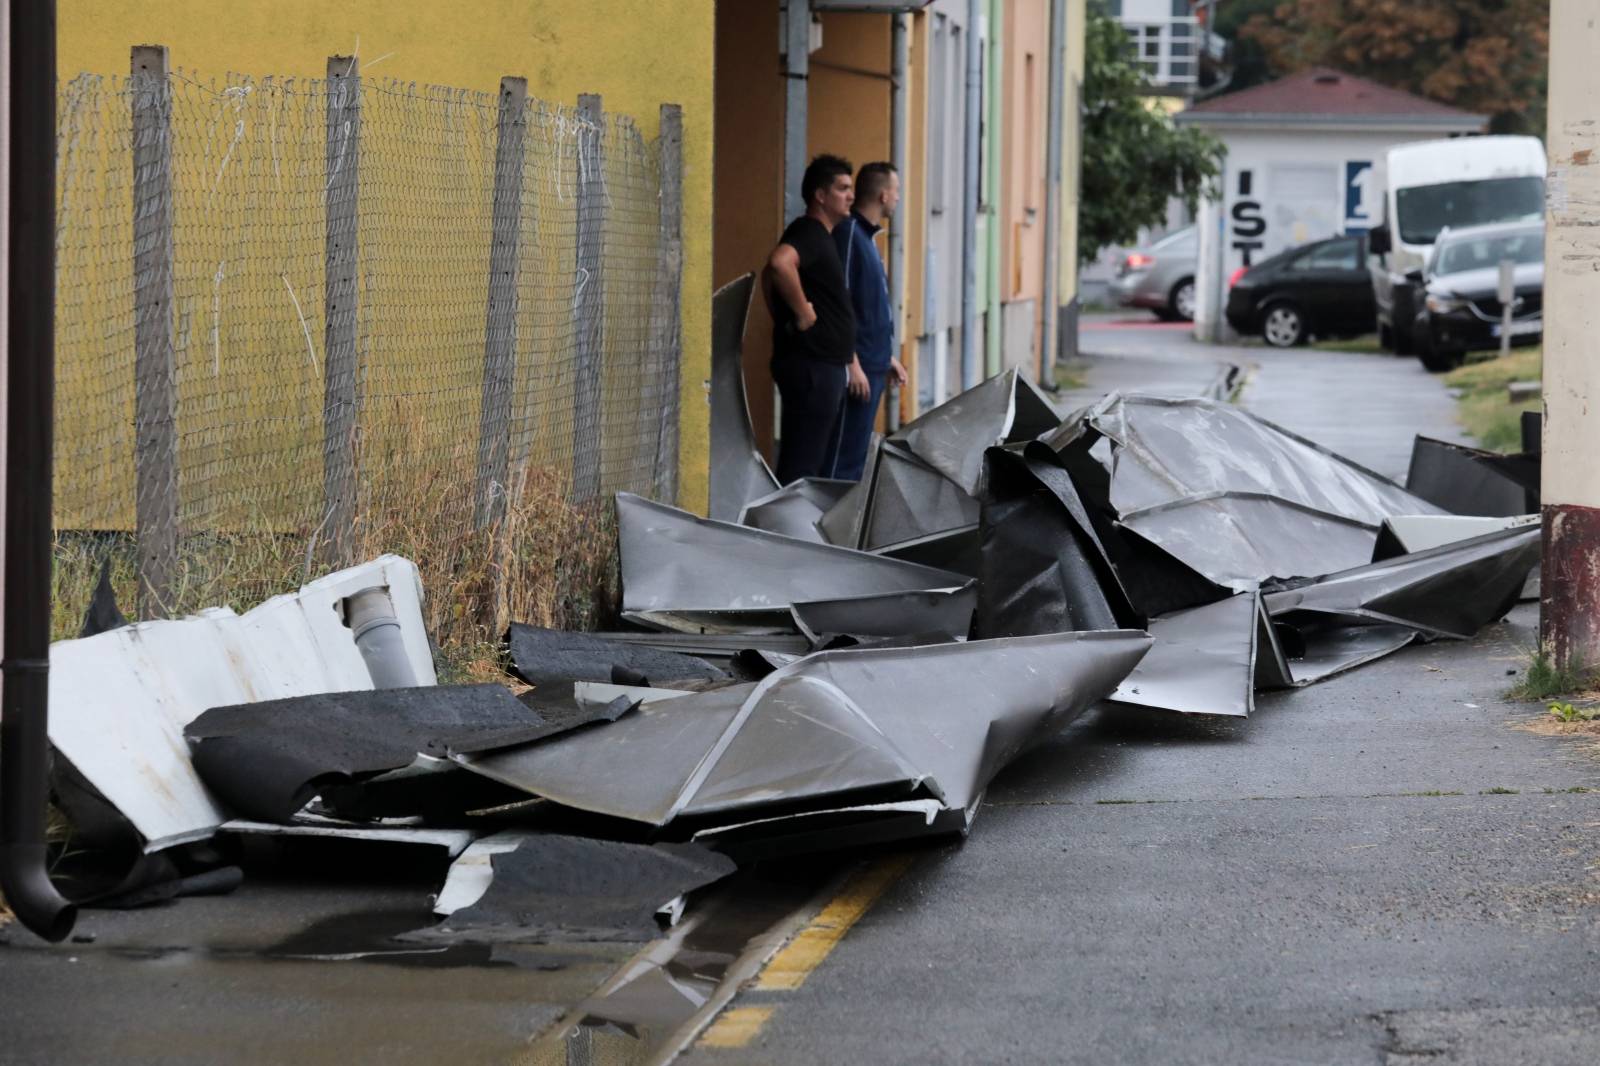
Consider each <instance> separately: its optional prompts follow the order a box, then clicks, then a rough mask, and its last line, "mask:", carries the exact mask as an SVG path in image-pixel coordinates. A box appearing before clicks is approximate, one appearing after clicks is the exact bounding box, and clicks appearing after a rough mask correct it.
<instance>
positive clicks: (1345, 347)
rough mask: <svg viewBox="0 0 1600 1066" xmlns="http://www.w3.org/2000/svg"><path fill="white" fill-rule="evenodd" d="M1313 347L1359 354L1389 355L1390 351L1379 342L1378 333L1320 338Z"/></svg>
mask: <svg viewBox="0 0 1600 1066" xmlns="http://www.w3.org/2000/svg"><path fill="white" fill-rule="evenodd" d="M1311 347H1312V348H1313V349H1314V350H1316V351H1319V352H1355V353H1357V354H1359V355H1388V354H1389V352H1388V351H1387V350H1386V349H1385V348H1384V347H1383V346H1382V345H1381V344H1379V343H1378V335H1377V334H1376V333H1366V334H1363V335H1362V336H1359V337H1340V338H1338V339H1333V338H1329V339H1327V340H1318V341H1316V342H1315V343H1313V344H1312V345H1311Z"/></svg>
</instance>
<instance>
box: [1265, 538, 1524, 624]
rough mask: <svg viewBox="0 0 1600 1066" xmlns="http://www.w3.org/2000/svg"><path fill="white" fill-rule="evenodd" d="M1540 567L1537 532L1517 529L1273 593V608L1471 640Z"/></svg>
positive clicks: (1507, 606)
mask: <svg viewBox="0 0 1600 1066" xmlns="http://www.w3.org/2000/svg"><path fill="white" fill-rule="evenodd" d="M1538 563H1539V527H1538V526H1537V525H1529V526H1522V527H1516V528H1511V529H1506V530H1501V531H1500V532H1497V533H1489V534H1486V535H1484V536H1481V537H1473V538H1472V539H1471V540H1464V541H1458V542H1456V543H1454V544H1445V545H1442V546H1440V547H1437V548H1430V549H1428V550H1427V551H1422V552H1416V553H1413V554H1411V555H1401V556H1397V557H1395V558H1393V559H1385V560H1383V561H1381V562H1376V563H1369V564H1367V565H1366V566H1359V567H1355V568H1353V569H1350V570H1346V571H1343V572H1341V573H1337V574H1329V575H1328V576H1326V577H1321V578H1317V579H1316V580H1314V581H1309V582H1306V583H1304V584H1301V585H1298V586H1296V587H1293V588H1289V589H1286V590H1284V591H1280V592H1273V593H1271V594H1269V595H1268V596H1267V598H1266V604H1267V611H1268V613H1270V614H1271V615H1272V616H1273V618H1275V619H1278V618H1283V617H1286V616H1288V615H1290V614H1291V612H1293V613H1299V612H1315V613H1318V614H1328V615H1339V616H1343V617H1345V618H1347V619H1357V620H1362V619H1364V620H1369V621H1373V622H1385V623H1395V624H1399V625H1405V626H1410V627H1412V628H1414V629H1417V630H1421V631H1422V632H1424V633H1426V634H1428V635H1430V636H1435V637H1453V638H1455V639H1458V640H1466V639H1468V638H1470V637H1471V636H1472V635H1473V634H1474V633H1476V632H1477V631H1478V629H1479V628H1481V627H1482V626H1484V625H1486V624H1488V623H1489V622H1492V621H1495V620H1496V619H1498V618H1501V617H1503V616H1504V615H1505V614H1506V612H1507V611H1509V610H1510V609H1511V608H1512V606H1513V605H1514V604H1515V603H1516V602H1517V596H1518V594H1519V593H1520V592H1521V591H1522V585H1523V582H1525V581H1526V580H1527V578H1528V574H1529V572H1531V571H1532V569H1533V568H1534V567H1535V566H1537V565H1538Z"/></svg>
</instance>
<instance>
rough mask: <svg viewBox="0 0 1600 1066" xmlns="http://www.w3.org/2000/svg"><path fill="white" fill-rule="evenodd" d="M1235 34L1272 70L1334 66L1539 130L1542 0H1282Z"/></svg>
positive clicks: (1507, 129) (1545, 30)
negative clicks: (1252, 45) (1257, 51)
mask: <svg viewBox="0 0 1600 1066" xmlns="http://www.w3.org/2000/svg"><path fill="white" fill-rule="evenodd" d="M1240 39H1241V40H1250V41H1254V42H1255V43H1256V44H1258V45H1259V46H1260V47H1261V49H1262V50H1263V51H1264V52H1265V53H1266V57H1267V63H1268V65H1269V67H1270V68H1271V70H1272V72H1273V73H1274V74H1275V75H1282V74H1289V73H1293V72H1294V71H1298V70H1304V69H1305V68H1307V67H1313V66H1328V67H1334V68H1336V69H1339V70H1343V71H1347V72H1348V73H1351V74H1356V75H1360V76H1361V77H1365V78H1371V79H1372V80H1374V81H1377V82H1380V83H1382V84H1384V85H1389V86H1392V87H1394V88H1397V89H1405V90H1406V91H1408V92H1414V93H1418V94H1420V95H1422V96H1426V97H1428V98H1430V99H1433V100H1438V101H1439V102H1441V103H1445V104H1449V105H1451V106H1452V107H1459V108H1462V109H1463V110H1466V111H1473V112H1476V113H1478V114H1483V115H1489V116H1490V129H1491V130H1493V131H1494V132H1496V133H1534V134H1540V135H1542V134H1543V133H1544V101H1545V93H1546V80H1547V68H1548V66H1549V58H1548V57H1549V50H1550V4H1549V0H1283V2H1282V3H1279V4H1278V6H1277V8H1276V9H1275V10H1274V11H1273V12H1272V13H1271V14H1270V15H1267V14H1257V15H1254V16H1253V17H1251V19H1250V20H1249V21H1248V22H1247V23H1246V24H1245V26H1244V29H1243V30H1241V31H1240Z"/></svg>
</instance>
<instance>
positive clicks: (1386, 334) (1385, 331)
mask: <svg viewBox="0 0 1600 1066" xmlns="http://www.w3.org/2000/svg"><path fill="white" fill-rule="evenodd" d="M1378 347H1380V348H1382V349H1383V350H1384V351H1386V352H1392V351H1394V330H1392V329H1390V328H1389V324H1388V323H1387V322H1384V321H1382V320H1381V319H1380V320H1379V322H1378Z"/></svg>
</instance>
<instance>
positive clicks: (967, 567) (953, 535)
mask: <svg viewBox="0 0 1600 1066" xmlns="http://www.w3.org/2000/svg"><path fill="white" fill-rule="evenodd" d="M978 525H979V524H978V523H977V522H973V523H972V524H971V525H965V526H957V527H955V528H954V529H947V530H944V531H943V532H940V533H929V534H928V535H927V536H925V537H915V538H913V539H911V540H903V541H900V542H899V543H898V544H885V545H883V546H882V547H881V548H874V549H873V551H872V554H874V555H882V556H884V557H886V558H889V559H901V560H904V561H905V562H908V563H917V564H919V565H921V566H931V567H933V568H934V569H936V570H948V571H950V572H951V573H953V574H964V575H966V576H967V577H977V576H978V567H979V565H980V561H979V556H978V545H979V543H980V542H981V537H980V535H979V532H978Z"/></svg>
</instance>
